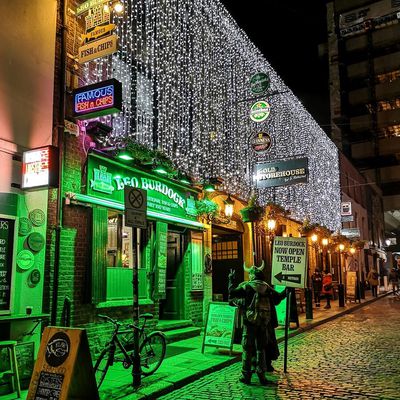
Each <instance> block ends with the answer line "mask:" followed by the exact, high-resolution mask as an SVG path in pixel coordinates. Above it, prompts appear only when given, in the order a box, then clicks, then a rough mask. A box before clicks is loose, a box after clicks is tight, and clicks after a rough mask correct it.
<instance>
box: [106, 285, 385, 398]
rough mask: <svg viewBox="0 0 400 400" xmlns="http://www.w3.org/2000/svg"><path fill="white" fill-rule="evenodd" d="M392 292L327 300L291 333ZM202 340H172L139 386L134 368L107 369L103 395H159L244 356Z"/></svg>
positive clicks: (280, 334)
mask: <svg viewBox="0 0 400 400" xmlns="http://www.w3.org/2000/svg"><path fill="white" fill-rule="evenodd" d="M382 289H383V288H382ZM390 293H391V292H390V291H388V292H383V291H382V290H381V292H380V294H379V297H378V298H373V297H372V296H371V294H370V291H367V293H366V295H365V299H362V300H361V303H347V304H346V306H345V307H339V305H338V300H335V301H331V306H332V308H331V309H324V308H323V307H324V305H325V303H324V302H323V303H322V307H321V308H320V309H319V308H315V307H314V309H313V319H312V320H306V316H305V313H302V314H300V315H299V325H300V326H299V328H297V329H291V330H290V331H289V337H293V336H296V335H298V334H299V333H302V332H305V331H307V330H309V329H312V328H314V327H316V326H318V325H321V324H323V323H325V322H328V321H331V320H333V319H335V318H338V317H340V316H341V315H344V314H348V313H351V312H353V311H355V310H357V309H359V308H361V307H364V306H366V305H367V304H369V303H371V302H374V301H376V300H378V299H379V298H381V297H384V296H386V295H388V294H390ZM293 325H294V324H293V323H292V326H293ZM284 335H285V332H284V328H283V327H279V328H277V329H276V336H277V339H278V342H283V341H284ZM202 343H203V336H202V335H201V336H196V337H194V338H191V339H186V340H181V341H179V342H174V343H171V344H169V345H168V346H167V358H166V359H165V360H164V362H163V363H162V365H161V366H160V368H159V369H158V370H157V371H156V373H155V374H154V375H153V376H149V377H146V378H144V379H143V380H142V386H141V387H140V388H139V389H137V390H134V389H133V388H132V386H131V383H132V375H131V370H130V369H129V370H124V369H123V368H122V367H120V366H119V365H116V366H114V367H113V369H114V371H112V372H111V371H109V372H108V373H107V377H106V380H107V382H105V383H104V384H103V385H104V387H103V386H102V387H101V390H100V396H101V399H104V400H105V399H107V400H108V399H157V398H159V397H160V396H162V395H165V394H167V393H170V392H171V391H173V390H175V389H177V388H180V387H183V386H185V385H186V384H188V383H190V382H193V381H195V380H197V379H198V378H200V377H202V376H204V375H207V374H209V373H210V372H214V371H217V370H220V369H222V368H224V367H226V366H228V365H231V364H233V363H235V362H238V361H239V360H240V358H241V353H242V347H241V345H239V344H234V346H233V354H232V356H230V355H229V351H228V350H227V349H216V348H214V347H205V349H204V354H202V353H201V346H202Z"/></svg>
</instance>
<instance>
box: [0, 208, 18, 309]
mask: <svg viewBox="0 0 400 400" xmlns="http://www.w3.org/2000/svg"><path fill="white" fill-rule="evenodd" d="M14 232H15V219H12V218H6V217H4V216H1V215H0V314H6V313H8V312H9V311H10V299H11V277H12V265H13V253H14Z"/></svg>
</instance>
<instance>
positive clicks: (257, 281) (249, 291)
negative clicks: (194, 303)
mask: <svg viewBox="0 0 400 400" xmlns="http://www.w3.org/2000/svg"><path fill="white" fill-rule="evenodd" d="M244 268H245V270H246V271H247V272H248V273H249V281H245V282H242V283H241V284H239V286H237V287H236V288H235V287H234V282H233V281H234V277H235V272H234V270H231V272H230V274H229V287H228V291H229V297H230V299H234V298H238V299H243V300H244V301H243V302H241V304H242V310H243V336H242V347H243V353H242V376H241V377H240V378H239V381H240V382H242V383H245V384H250V383H251V375H252V372H253V371H252V358H255V360H256V363H255V364H256V373H257V376H258V379H259V381H260V383H261V384H262V385H266V384H268V381H267V379H266V378H265V371H266V352H267V353H268V357H269V358H270V359H276V358H278V356H279V349H278V343H277V341H276V337H275V331H274V329H275V328H276V327H277V326H278V318H277V315H276V310H275V306H276V305H277V304H279V303H280V302H281V300H282V299H283V298H284V297H285V295H286V293H285V292H282V293H278V292H277V291H275V290H274V289H273V288H272V287H271V286H270V285H268V283H266V282H265V281H264V274H263V272H262V270H263V268H264V263H262V265H261V266H260V267H256V266H252V267H251V268H246V266H244ZM256 292H258V293H259V295H260V296H262V297H263V298H264V300H265V302H264V304H265V306H264V307H263V309H262V313H261V314H262V318H261V322H260V323H257V324H254V323H252V322H250V321H249V320H248V319H247V317H246V311H247V310H248V309H249V308H250V304H251V302H252V300H253V297H254V295H255V293H256Z"/></svg>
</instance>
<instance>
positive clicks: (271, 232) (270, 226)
mask: <svg viewBox="0 0 400 400" xmlns="http://www.w3.org/2000/svg"><path fill="white" fill-rule="evenodd" d="M275 228H276V220H275V219H273V218H268V220H267V232H268V238H269V256H270V264H271V268H272V244H273V241H274V237H275Z"/></svg>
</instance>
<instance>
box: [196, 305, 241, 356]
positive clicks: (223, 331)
mask: <svg viewBox="0 0 400 400" xmlns="http://www.w3.org/2000/svg"><path fill="white" fill-rule="evenodd" d="M236 318H237V308H236V307H232V306H230V305H229V304H228V303H224V302H212V303H210V306H209V308H208V315H207V323H206V329H205V330H204V338H203V346H202V350H201V352H202V353H204V346H213V347H221V348H228V349H230V351H232V346H233V337H234V330H235V322H236Z"/></svg>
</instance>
